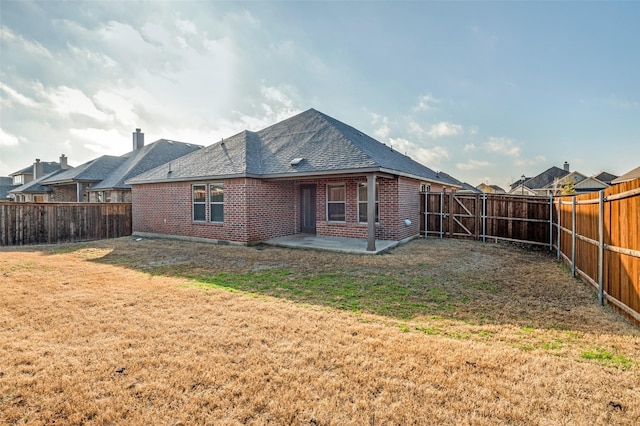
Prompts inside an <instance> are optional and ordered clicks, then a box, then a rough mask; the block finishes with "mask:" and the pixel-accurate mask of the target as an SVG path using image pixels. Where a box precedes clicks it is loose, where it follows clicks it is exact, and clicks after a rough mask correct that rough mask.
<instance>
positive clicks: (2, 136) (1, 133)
mask: <svg viewBox="0 0 640 426" xmlns="http://www.w3.org/2000/svg"><path fill="white" fill-rule="evenodd" d="M21 141H24V138H22V137H20V136H15V135H12V134H11V133H7V132H5V130H4V129H3V128H2V127H0V146H16V145H18V144H20V142H21Z"/></svg>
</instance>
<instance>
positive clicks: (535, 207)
mask: <svg viewBox="0 0 640 426" xmlns="http://www.w3.org/2000/svg"><path fill="white" fill-rule="evenodd" d="M550 203H551V199H550V198H547V197H523V196H519V195H503V194H500V195H494V194H458V193H426V194H423V200H422V203H421V204H422V210H423V211H422V213H423V216H424V218H423V219H422V221H421V225H422V229H421V232H422V233H423V234H424V235H426V236H438V237H441V238H442V237H448V238H465V239H474V240H483V241H486V240H487V239H489V240H492V241H497V240H505V241H515V242H525V243H528V244H539V245H545V246H549V248H551V243H552V238H551V217H550V215H551V208H550V207H551V204H550Z"/></svg>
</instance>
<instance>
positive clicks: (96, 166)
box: [42, 154, 128, 185]
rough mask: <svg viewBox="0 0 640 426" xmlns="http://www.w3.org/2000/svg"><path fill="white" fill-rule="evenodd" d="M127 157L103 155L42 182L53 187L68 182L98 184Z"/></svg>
mask: <svg viewBox="0 0 640 426" xmlns="http://www.w3.org/2000/svg"><path fill="white" fill-rule="evenodd" d="M127 155H128V154H125V155H124V156H120V157H115V156H113V155H103V156H101V157H98V158H95V159H93V160H91V161H88V162H86V163H84V164H81V165H79V166H78V167H75V168H73V169H68V170H65V171H64V172H63V173H60V174H57V175H55V176H53V177H50V178H47V179H44V180H43V181H42V183H43V184H45V185H54V184H59V183H69V182H99V181H101V180H103V179H104V178H106V177H107V176H108V175H109V173H111V172H112V171H114V170H115V169H116V168H118V166H120V165H121V164H122V163H124V162H125V161H126V160H127V158H128V157H127Z"/></svg>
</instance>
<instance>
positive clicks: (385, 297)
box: [187, 268, 462, 320]
mask: <svg viewBox="0 0 640 426" xmlns="http://www.w3.org/2000/svg"><path fill="white" fill-rule="evenodd" d="M187 277H188V278H190V279H192V280H194V281H195V282H196V283H197V284H198V285H202V284H204V285H208V286H211V287H212V288H223V289H232V290H235V291H242V292H247V293H255V294H263V295H267V296H272V297H277V298H284V299H289V300H293V301H296V302H300V303H308V304H319V305H323V306H329V307H332V308H336V309H343V310H348V311H352V312H360V313H362V312H364V313H371V314H377V315H386V316H390V317H394V318H397V319H401V320H404V319H411V318H414V317H416V316H418V315H424V314H425V312H433V311H439V310H447V309H451V303H452V302H454V300H453V298H452V296H451V295H450V294H449V293H448V292H447V291H446V290H444V289H441V288H437V287H429V286H428V285H427V283H428V282H429V281H430V280H429V279H428V278H412V279H406V278H405V277H395V276H388V275H374V274H348V273H344V272H332V273H317V274H314V275H309V274H300V273H295V272H294V271H292V270H290V269H282V268H278V269H270V270H260V271H253V272H249V273H244V274H241V273H229V272H219V273H216V274H214V275H210V276H194V275H189V276H187ZM458 302H462V299H459V300H458Z"/></svg>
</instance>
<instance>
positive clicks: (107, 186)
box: [42, 129, 202, 203]
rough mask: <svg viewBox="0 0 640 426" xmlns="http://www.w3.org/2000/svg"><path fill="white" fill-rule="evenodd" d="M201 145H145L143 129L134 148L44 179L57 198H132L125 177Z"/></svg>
mask: <svg viewBox="0 0 640 426" xmlns="http://www.w3.org/2000/svg"><path fill="white" fill-rule="evenodd" d="M201 148H202V146H200V145H194V144H189V143H184V142H175V141H170V140H167V139H159V140H157V141H155V142H153V143H151V144H149V145H147V146H145V145H144V133H142V132H141V131H140V129H136V131H135V133H133V151H131V152H128V153H126V154H124V155H121V156H119V157H116V156H112V155H103V156H101V157H98V158H96V159H94V160H91V161H88V162H86V163H84V164H82V165H80V166H78V167H76V168H74V169H72V170H68V171H66V172H64V173H59V174H56V175H55V176H51V177H49V178H47V179H44V180H43V181H42V184H43V185H46V186H47V187H49V188H50V189H51V191H52V196H51V199H52V200H54V201H75V202H114V203H117V202H131V187H130V186H129V185H128V184H126V183H125V180H126V179H129V178H131V177H134V176H136V175H138V174H140V173H143V172H145V171H147V170H150V169H152V168H154V167H157V166H159V165H162V164H166V163H168V162H171V161H173V160H175V159H176V158H180V157H182V156H184V155H186V154H190V153H192V152H194V151H197V150H199V149H201Z"/></svg>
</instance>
